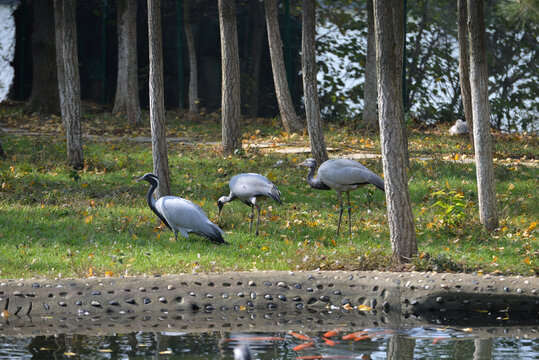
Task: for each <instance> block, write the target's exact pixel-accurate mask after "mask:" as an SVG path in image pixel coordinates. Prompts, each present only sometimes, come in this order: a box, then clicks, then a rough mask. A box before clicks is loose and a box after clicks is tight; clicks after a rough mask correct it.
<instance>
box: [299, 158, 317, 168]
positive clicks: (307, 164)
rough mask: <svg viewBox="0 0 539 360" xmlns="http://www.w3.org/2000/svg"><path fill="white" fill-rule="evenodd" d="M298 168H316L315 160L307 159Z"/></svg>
mask: <svg viewBox="0 0 539 360" xmlns="http://www.w3.org/2000/svg"><path fill="white" fill-rule="evenodd" d="M298 166H304V167H308V168H316V160H315V159H313V158H308V159H307V160H305V161H304V162H302V163H301V164H299V165H298Z"/></svg>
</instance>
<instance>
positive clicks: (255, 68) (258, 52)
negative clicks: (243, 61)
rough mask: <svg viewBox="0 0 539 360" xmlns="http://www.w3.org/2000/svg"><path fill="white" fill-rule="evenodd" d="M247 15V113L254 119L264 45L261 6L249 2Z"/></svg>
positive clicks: (257, 2) (254, 2)
mask: <svg viewBox="0 0 539 360" xmlns="http://www.w3.org/2000/svg"><path fill="white" fill-rule="evenodd" d="M249 7H250V10H249V14H250V17H251V20H252V28H251V29H252V34H251V41H250V46H249V48H250V52H249V67H248V72H249V78H250V81H249V83H248V85H247V86H246V90H247V91H246V92H245V94H246V99H247V100H244V101H245V103H246V105H247V113H248V114H249V117H251V118H256V117H257V116H258V102H259V98H260V96H259V95H260V91H259V88H260V59H261V58H262V45H263V44H264V42H263V38H264V15H263V9H262V5H261V4H260V2H259V1H251V2H250V3H249Z"/></svg>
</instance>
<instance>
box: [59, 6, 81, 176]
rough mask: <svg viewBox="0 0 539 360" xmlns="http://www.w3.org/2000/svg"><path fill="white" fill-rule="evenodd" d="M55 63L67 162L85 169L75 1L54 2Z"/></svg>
mask: <svg viewBox="0 0 539 360" xmlns="http://www.w3.org/2000/svg"><path fill="white" fill-rule="evenodd" d="M54 21H55V34H56V63H57V69H58V89H59V95H60V108H61V112H62V121H63V123H64V125H65V128H66V138H67V162H68V164H69V166H71V167H72V168H74V169H81V168H82V166H83V165H84V157H83V154H82V124H81V100H80V78H79V60H78V55H77V27H76V23H75V1H73V0H54Z"/></svg>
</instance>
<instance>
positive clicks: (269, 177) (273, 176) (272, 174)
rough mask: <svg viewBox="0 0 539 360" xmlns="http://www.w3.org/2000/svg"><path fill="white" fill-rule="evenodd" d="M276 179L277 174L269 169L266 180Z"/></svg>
mask: <svg viewBox="0 0 539 360" xmlns="http://www.w3.org/2000/svg"><path fill="white" fill-rule="evenodd" d="M276 179H277V176H275V174H274V173H273V171H270V172H269V173H268V180H269V181H275V180H276Z"/></svg>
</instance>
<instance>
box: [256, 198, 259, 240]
mask: <svg viewBox="0 0 539 360" xmlns="http://www.w3.org/2000/svg"><path fill="white" fill-rule="evenodd" d="M255 206H256V210H258V215H257V217H256V232H255V235H256V236H258V223H259V222H260V206H258V205H257V204H255Z"/></svg>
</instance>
